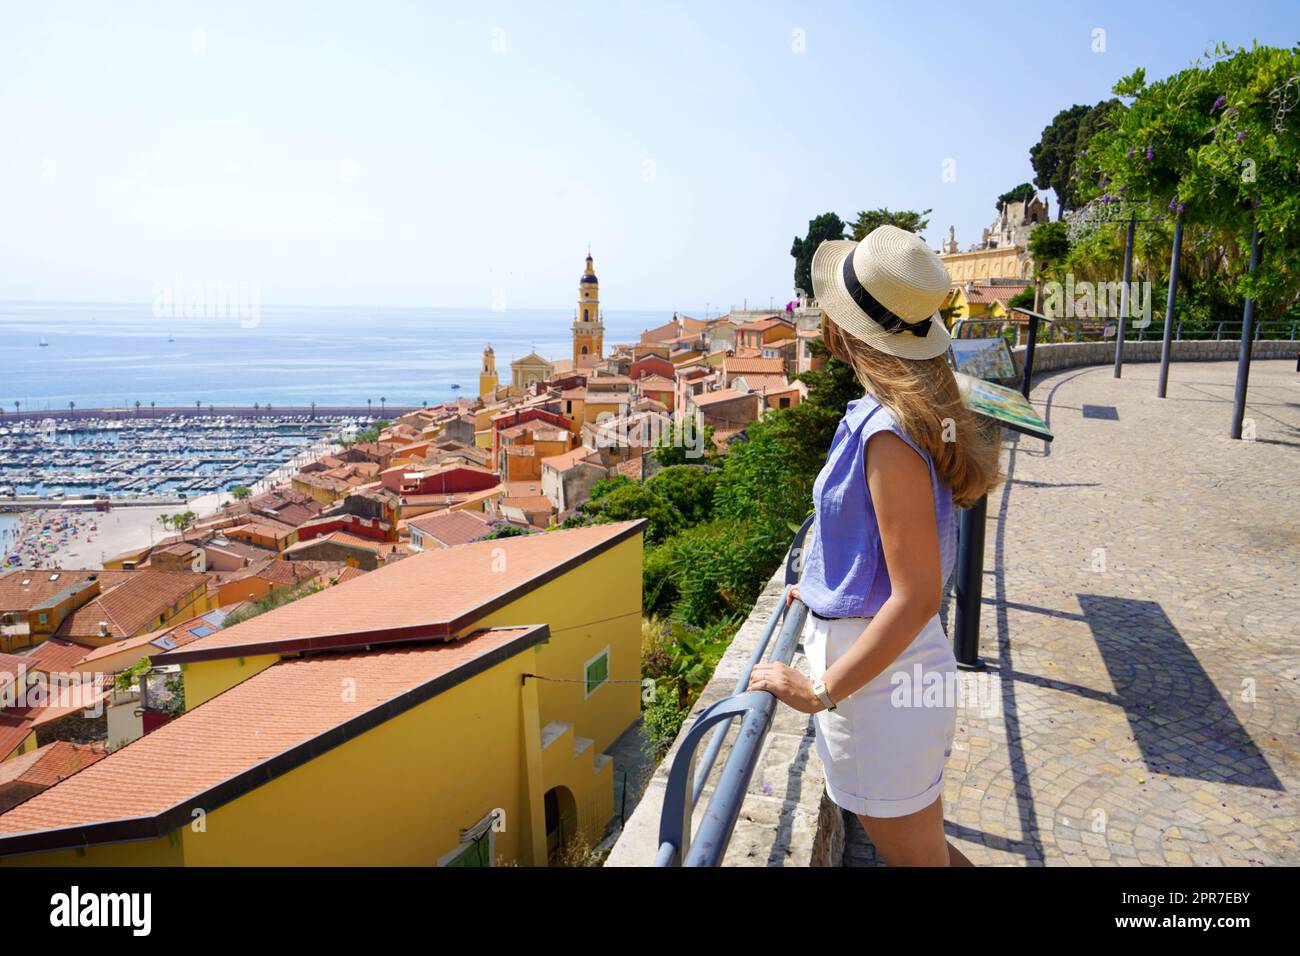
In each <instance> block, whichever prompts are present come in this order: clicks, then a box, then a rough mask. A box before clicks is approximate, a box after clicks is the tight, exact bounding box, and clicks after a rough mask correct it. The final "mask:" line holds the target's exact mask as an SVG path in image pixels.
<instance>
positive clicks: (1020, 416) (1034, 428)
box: [953, 372, 1052, 441]
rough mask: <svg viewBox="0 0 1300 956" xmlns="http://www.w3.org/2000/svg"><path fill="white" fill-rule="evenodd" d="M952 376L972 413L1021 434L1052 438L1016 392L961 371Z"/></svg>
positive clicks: (1026, 400)
mask: <svg viewBox="0 0 1300 956" xmlns="http://www.w3.org/2000/svg"><path fill="white" fill-rule="evenodd" d="M953 377H954V378H956V379H957V386H958V387H959V388H960V389H961V391H962V397H963V398H964V399H965V401H966V407H967V408H969V409H970V410H971V411H972V412H974V413H975V414H976V415H982V416H984V417H985V418H991V419H993V420H994V421H996V422H998V423H999V424H1002V425H1005V426H1007V428H1010V429H1011V430H1012V431H1017V432H1020V433H1021V434H1022V435H1030V436H1032V437H1034V438H1041V439H1042V440H1043V441H1051V440H1052V432H1051V429H1049V428H1048V427H1047V423H1046V422H1045V421H1043V419H1042V417H1041V416H1040V415H1039V414H1038V412H1037V411H1035V410H1034V406H1033V405H1030V404H1029V399H1027V398H1025V397H1024V396H1023V395H1021V394H1020V393H1019V392H1017V391H1015V390H1014V389H1010V388H1006V387H1004V386H1002V385H995V384H993V383H992V382H986V381H984V380H983V379H979V378H975V377H974V376H973V375H966V374H964V373H962V372H954V373H953Z"/></svg>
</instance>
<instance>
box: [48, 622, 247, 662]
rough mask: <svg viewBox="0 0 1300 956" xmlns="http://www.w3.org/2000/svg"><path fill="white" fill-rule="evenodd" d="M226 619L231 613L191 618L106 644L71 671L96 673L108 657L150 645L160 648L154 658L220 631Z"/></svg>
mask: <svg viewBox="0 0 1300 956" xmlns="http://www.w3.org/2000/svg"><path fill="white" fill-rule="evenodd" d="M226 617H227V612H226V611H223V610H221V609H217V610H215V611H208V612H207V613H206V614H200V615H199V616H198V617H191V618H189V619H187V620H184V621H181V622H180V623H179V624H169V625H168V626H167V627H163V628H159V629H158V630H156V631H149V632H148V633H146V634H140V635H138V636H137V637H128V638H126V639H125V640H122V641H114V642H113V643H112V644H105V645H104V646H103V647H97V648H95V649H94V650H93V651H88V652H86V653H85V654H83V655H82V657H81V659H80V660H79V661H77V662H76V666H75V667H70V668H68V670H75V671H77V672H78V673H82V674H85V673H94V672H95V671H96V670H98V668H99V667H100V666H101V665H100V662H101V661H103V660H104V659H105V658H109V657H113V656H115V655H116V654H119V653H121V652H122V651H124V650H130V649H131V648H135V647H143V646H144V645H146V644H149V645H152V646H153V648H156V650H151V651H150V652H149V653H150V654H151V655H152V654H157V653H161V652H163V651H165V650H171V649H174V648H177V647H184V646H185V645H186V644H190V643H192V642H194V641H197V640H198V639H199V638H200V637H203V636H204V635H206V634H210V633H211V632H212V631H214V630H218V629H220V627H221V626H222V624H223V623H224V622H225V619H226ZM82 650H83V651H84V650H85V648H82Z"/></svg>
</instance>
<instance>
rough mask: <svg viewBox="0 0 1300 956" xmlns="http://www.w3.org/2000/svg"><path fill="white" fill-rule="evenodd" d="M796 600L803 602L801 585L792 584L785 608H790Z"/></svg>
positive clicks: (786, 594)
mask: <svg viewBox="0 0 1300 956" xmlns="http://www.w3.org/2000/svg"><path fill="white" fill-rule="evenodd" d="M796 599H798V600H803V598H800V597H799V585H797V584H792V585H790V589H789V590H788V591H786V592H785V606H786V607H789V606H790V605H791V604H792V603H793V602H794V601H795V600H796Z"/></svg>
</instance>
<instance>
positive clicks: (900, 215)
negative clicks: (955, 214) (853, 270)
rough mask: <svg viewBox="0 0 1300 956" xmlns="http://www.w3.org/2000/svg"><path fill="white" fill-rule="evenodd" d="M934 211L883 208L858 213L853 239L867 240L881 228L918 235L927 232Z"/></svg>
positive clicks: (854, 221)
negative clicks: (867, 237) (868, 236)
mask: <svg viewBox="0 0 1300 956" xmlns="http://www.w3.org/2000/svg"><path fill="white" fill-rule="evenodd" d="M933 211H934V210H932V209H924V210H922V211H921V212H917V211H916V210H915V209H899V210H893V209H886V208H885V207H884V206H881V207H880V208H879V209H868V210H863V211H862V212H859V213H858V218H857V219H855V220H853V239H854V240H855V241H861V240H862V239H864V238H866V236H867V234H868V233H869V232H871V231H872V230H873V229H876V228H878V227H880V226H886V225H888V226H897V227H898V228H899V229H906V230H907V231H908V232H914V233H916V234H917V235H920V234H921V233H923V232H925V227H926V226H928V225H930V213H931V212H933Z"/></svg>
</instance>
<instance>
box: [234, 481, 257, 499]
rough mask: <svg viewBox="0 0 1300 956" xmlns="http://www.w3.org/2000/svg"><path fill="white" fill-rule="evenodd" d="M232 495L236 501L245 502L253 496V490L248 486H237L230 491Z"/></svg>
mask: <svg viewBox="0 0 1300 956" xmlns="http://www.w3.org/2000/svg"><path fill="white" fill-rule="evenodd" d="M230 494H231V496H232V497H233V498H234V499H235V500H236V501H244V500H245V499H247V498H249V497H251V496H252V494H253V489H252V488H250V487H248V485H236V486H235V487H234V488H231V489H230Z"/></svg>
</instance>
